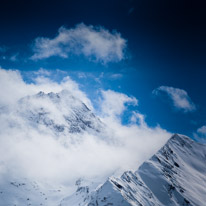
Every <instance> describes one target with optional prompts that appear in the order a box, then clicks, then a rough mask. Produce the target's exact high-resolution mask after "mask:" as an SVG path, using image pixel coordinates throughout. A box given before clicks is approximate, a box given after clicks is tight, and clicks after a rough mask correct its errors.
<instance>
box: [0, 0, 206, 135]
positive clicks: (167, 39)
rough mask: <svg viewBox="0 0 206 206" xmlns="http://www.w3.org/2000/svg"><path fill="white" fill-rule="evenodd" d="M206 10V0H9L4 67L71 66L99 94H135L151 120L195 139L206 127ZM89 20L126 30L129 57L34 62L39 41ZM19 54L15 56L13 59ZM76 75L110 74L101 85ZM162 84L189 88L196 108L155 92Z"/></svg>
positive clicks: (3, 10) (3, 11)
mask: <svg viewBox="0 0 206 206" xmlns="http://www.w3.org/2000/svg"><path fill="white" fill-rule="evenodd" d="M205 11H206V6H205V5H204V1H181V0H178V1H174V0H173V1H163V0H162V1H159V0H157V1H153V0H150V1H149V0H124V1H123V0H119V1H114V0H113V1H112V0H110V1H108V0H104V1H103V0H99V1H97V0H95V1H85V0H59V1H47V0H44V1H39V0H34V1H33V0H30V1H28V0H27V1H21V0H19V1H14V0H2V1H1V6H0V28H1V32H0V48H1V51H0V65H1V67H2V68H5V69H9V68H12V69H19V70H22V71H24V72H27V71H31V70H38V69H39V68H40V67H43V68H45V69H51V70H56V69H61V70H66V71H67V72H68V74H70V75H71V76H72V77H73V78H74V79H75V80H77V81H80V83H81V84H83V85H84V88H83V89H85V90H87V91H89V94H90V95H91V96H92V95H94V93H93V92H94V89H98V88H103V89H113V90H115V91H119V92H123V93H126V94H128V95H133V96H135V97H136V98H137V99H138V100H139V106H138V108H137V109H138V110H139V111H140V112H142V113H143V114H145V115H146V117H147V118H146V121H147V123H148V124H149V125H152V126H155V125H156V124H160V125H161V126H162V127H163V128H165V129H167V130H169V131H171V132H177V133H184V134H187V135H190V136H192V133H193V132H195V131H196V130H197V129H198V128H199V127H201V126H203V125H205V124H206V107H205V105H206V97H205V90H206V86H205V78H206V69H205V68H206V12H205ZM82 22H83V23H84V24H86V25H94V26H96V25H97V26H103V27H104V28H106V29H108V30H109V31H112V30H116V31H118V32H119V33H121V36H122V37H123V38H124V39H126V40H127V50H126V56H127V58H126V59H125V60H122V61H121V62H118V63H108V64H107V65H102V64H100V63H94V62H89V61H88V60H87V59H86V58H82V57H81V58H80V57H73V58H69V59H61V58H58V57H57V58H53V57H52V58H49V59H45V60H39V61H35V62H34V61H31V60H28V58H29V57H30V56H31V55H32V51H31V45H32V43H33V41H34V39H35V38H37V37H39V36H43V37H49V38H54V37H55V35H56V34H57V30H58V28H59V27H61V26H65V27H67V28H72V27H74V26H75V25H76V24H79V23H82ZM13 55H17V56H16V59H15V61H11V59H9V57H11V56H13ZM76 72H87V73H88V74H92V75H94V76H95V77H99V76H101V73H102V72H103V73H104V75H103V76H102V78H101V79H100V82H99V83H97V82H96V81H94V80H93V79H92V78H90V79H87V80H82V79H78V78H77V75H76ZM112 74H121V75H122V77H121V78H120V79H116V80H114V79H111V78H109V77H110V75H112ZM84 81H85V82H84ZM162 85H165V86H172V87H174V88H180V89H184V90H185V91H187V93H188V95H189V97H190V98H191V100H192V101H193V102H194V104H195V105H196V108H197V109H196V111H193V112H187V113H184V112H181V111H179V110H175V109H174V108H172V106H171V104H169V102H168V101H162V99H161V98H158V97H154V95H152V91H153V90H154V89H155V88H157V87H159V86H162Z"/></svg>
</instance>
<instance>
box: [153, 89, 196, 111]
mask: <svg viewBox="0 0 206 206" xmlns="http://www.w3.org/2000/svg"><path fill="white" fill-rule="evenodd" d="M164 93H165V94H167V95H168V97H169V98H170V100H171V101H172V103H173V106H174V107H175V108H177V109H178V110H181V111H184V112H192V111H195V110H196V107H195V104H194V103H193V102H192V100H191V99H190V97H189V96H188V94H187V92H186V91H185V90H183V89H179V88H174V87H168V86H160V87H158V88H157V89H155V90H153V94H154V95H158V96H159V95H161V94H164Z"/></svg>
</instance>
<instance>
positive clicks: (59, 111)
mask: <svg viewBox="0 0 206 206" xmlns="http://www.w3.org/2000/svg"><path fill="white" fill-rule="evenodd" d="M17 110H18V113H19V114H20V115H21V116H23V117H24V118H25V119H26V120H29V122H30V123H31V124H32V125H33V126H39V125H43V126H46V127H47V128H50V129H52V130H53V131H54V132H56V133H80V132H82V131H85V130H89V132H99V131H100V130H101V129H102V128H103V123H102V122H101V121H100V119H99V118H97V117H96V116H95V115H94V114H93V113H92V111H91V110H90V109H89V108H88V107H87V106H86V105H85V104H84V103H83V102H82V101H81V100H79V99H77V98H75V97H74V96H73V95H72V94H71V93H70V92H69V91H67V90H63V91H61V92H59V93H53V92H50V93H48V94H47V93H44V92H42V91H41V92H39V93H38V94H36V95H32V96H27V97H24V98H22V99H20V100H19V102H18V105H17ZM54 114H55V115H54Z"/></svg>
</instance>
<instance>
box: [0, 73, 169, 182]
mask: <svg viewBox="0 0 206 206" xmlns="http://www.w3.org/2000/svg"><path fill="white" fill-rule="evenodd" d="M42 71H43V74H48V73H47V72H46V71H45V70H40V71H39V74H38V75H37V77H36V79H35V81H34V82H33V83H27V82H25V81H24V80H23V78H22V75H21V73H20V72H19V71H14V70H4V69H0V87H1V90H0V113H1V115H0V180H1V179H3V178H4V177H5V176H8V175H10V176H11V177H21V178H29V179H32V180H34V179H35V180H46V181H49V182H52V183H55V182H56V183H61V184H67V183H68V184H70V183H74V181H76V180H77V179H78V178H80V177H81V178H82V177H83V178H86V179H87V178H96V177H98V178H103V177H107V176H108V175H111V174H113V173H114V172H122V171H124V170H129V169H137V167H138V166H139V165H140V164H141V163H142V162H143V161H145V160H146V159H148V158H149V157H150V156H151V155H153V154H154V153H155V152H156V151H157V150H158V149H159V148H160V147H161V146H163V144H164V143H165V142H166V141H167V139H168V138H169V137H170V135H171V134H170V133H169V132H167V131H166V130H164V129H162V128H160V127H159V126H157V127H155V128H151V127H149V126H148V125H147V123H146V122H145V120H144V115H142V114H141V113H139V112H137V111H134V112H133V115H132V116H131V122H130V123H129V124H127V125H123V124H122V123H121V114H122V113H124V112H126V110H127V105H128V104H133V105H137V102H138V101H137V99H136V98H134V97H129V96H127V95H126V94H122V93H118V92H115V91H112V90H107V91H104V90H103V91H102V92H101V93H100V97H99V99H100V101H99V104H100V108H101V111H100V112H99V115H98V118H99V119H100V121H101V122H102V124H103V125H104V127H103V130H102V132H99V133H98V132H89V131H91V130H88V131H87V130H85V132H81V133H66V132H54V130H53V129H52V128H51V127H49V126H47V125H46V124H41V122H39V121H33V119H34V118H33V119H32V120H31V119H28V118H27V117H28V115H27V114H28V112H29V117H30V116H31V115H35V112H36V111H38V112H39V111H41V112H40V113H38V114H39V115H40V116H41V115H46V117H49V119H48V120H49V121H48V125H49V124H50V123H51V122H54V123H58V124H61V125H62V124H64V119H63V117H64V115H65V114H67V113H68V114H69V111H72V110H73V109H74V108H75V109H76V110H77V111H78V108H79V105H80V103H79V102H84V103H85V104H86V105H87V106H88V107H89V108H90V110H91V112H93V113H94V114H95V113H96V111H95V109H94V108H93V106H92V101H91V100H90V99H89V98H88V97H87V95H86V94H85V93H84V92H82V91H81V90H80V89H79V86H78V83H77V82H74V81H73V80H71V78H70V77H69V76H66V77H64V79H63V80H62V81H61V82H59V83H58V82H55V81H53V80H52V79H50V78H48V77H47V78H46V77H45V76H42ZM62 90H63V91H65V90H66V91H68V92H66V93H65V92H63V93H62V92H61V91H62ZM40 91H43V92H44V93H45V95H46V96H48V95H47V93H49V92H54V93H51V94H50V96H52V95H54V94H55V93H58V94H56V99H54V100H52V101H51V100H50V99H49V98H46V96H43V97H42V99H41V98H37V97H38V95H37V97H36V96H35V95H36V94H37V93H38V92H40ZM40 94H41V93H40ZM40 94H39V95H40ZM67 94H71V95H72V96H73V97H72V98H73V100H72V98H71V97H70V96H68V95H67ZM28 95H29V96H28ZM22 98H23V99H22ZM59 99H60V100H61V102H63V103H61V104H59V103H58V101H60V100H59ZM56 101H57V102H56ZM58 105H60V106H58ZM72 108H73V109H72ZM31 111H32V112H31ZM71 114H73V113H71ZM31 117H33V116H31Z"/></svg>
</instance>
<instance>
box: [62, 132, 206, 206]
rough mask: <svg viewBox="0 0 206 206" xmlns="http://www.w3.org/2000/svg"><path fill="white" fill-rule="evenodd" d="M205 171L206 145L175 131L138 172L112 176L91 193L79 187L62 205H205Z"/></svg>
mask: <svg viewBox="0 0 206 206" xmlns="http://www.w3.org/2000/svg"><path fill="white" fill-rule="evenodd" d="M205 174H206V145H202V144H199V143H197V142H195V141H193V140H191V139H190V138H188V137H186V136H183V135H179V134H175V135H173V136H172V137H171V138H170V139H169V141H168V142H167V143H166V144H165V145H164V146H163V147H162V148H161V149H160V150H159V151H158V152H157V153H156V154H154V155H153V156H152V157H151V158H150V159H149V160H148V161H146V162H144V163H143V164H142V165H141V166H140V167H139V169H138V170H137V171H135V172H131V171H127V172H125V173H124V174H123V175H122V176H121V177H120V178H116V177H110V178H109V179H108V180H107V181H106V182H105V183H104V184H103V185H102V186H100V187H99V188H97V189H96V190H95V191H93V192H91V193H90V196H89V194H88V193H89V189H87V190H86V189H85V188H84V189H83V188H82V189H81V191H80V189H79V190H78V191H77V192H76V193H75V194H74V195H73V196H71V197H69V198H66V199H65V200H63V201H62V203H61V206H70V205H72V206H77V205H78V206H105V205H113V206H165V205H167V206H174V205H176V206H180V205H181V206H192V205H193V206H203V205H205V201H206V189H205V188H206V176H205ZM71 201H72V202H71Z"/></svg>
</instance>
